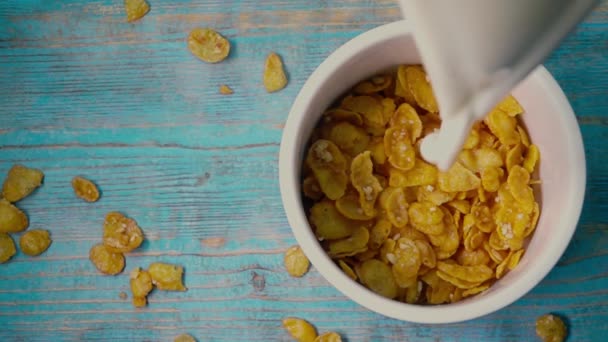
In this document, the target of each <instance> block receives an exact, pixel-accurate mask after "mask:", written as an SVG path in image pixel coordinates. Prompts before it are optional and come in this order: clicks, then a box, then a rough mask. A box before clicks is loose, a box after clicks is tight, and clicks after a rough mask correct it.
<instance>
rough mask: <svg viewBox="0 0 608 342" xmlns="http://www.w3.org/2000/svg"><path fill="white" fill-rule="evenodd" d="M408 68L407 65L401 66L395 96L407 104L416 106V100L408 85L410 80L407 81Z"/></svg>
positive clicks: (398, 71)
mask: <svg viewBox="0 0 608 342" xmlns="http://www.w3.org/2000/svg"><path fill="white" fill-rule="evenodd" d="M407 68H408V67H407V66H406V65H400V66H399V69H398V70H397V82H396V85H395V95H397V96H400V97H402V98H403V99H404V100H405V102H407V103H409V104H411V105H415V104H417V103H416V99H415V98H414V94H413V93H412V91H411V90H410V86H409V84H408V80H407V73H406V70H407Z"/></svg>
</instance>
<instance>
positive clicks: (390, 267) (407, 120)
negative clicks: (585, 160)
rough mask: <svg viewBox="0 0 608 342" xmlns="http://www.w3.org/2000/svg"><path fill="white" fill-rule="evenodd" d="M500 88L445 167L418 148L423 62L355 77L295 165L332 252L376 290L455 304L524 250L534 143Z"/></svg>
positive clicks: (533, 205)
mask: <svg viewBox="0 0 608 342" xmlns="http://www.w3.org/2000/svg"><path fill="white" fill-rule="evenodd" d="M522 115H524V109H523V108H522V107H521V106H520V104H519V103H518V102H517V100H516V99H515V98H513V97H512V96H507V97H506V98H505V99H504V100H503V101H502V102H501V103H499V104H498V105H497V106H496V108H494V109H493V110H492V111H491V112H490V113H488V115H487V117H486V118H485V119H484V120H483V121H481V122H478V123H476V124H475V125H474V127H473V129H472V131H471V133H470V135H469V137H468V139H467V140H466V143H465V144H464V147H463V149H462V151H461V153H460V155H459V157H458V160H457V162H456V163H455V164H454V165H453V166H452V167H451V168H450V169H449V170H448V171H447V172H440V171H438V169H437V168H436V167H435V166H434V165H431V164H429V163H427V162H425V161H424V160H423V159H422V157H421V156H420V142H421V140H422V138H424V137H425V136H426V135H427V134H429V133H431V132H433V131H434V130H436V129H438V128H439V125H440V123H441V120H440V117H439V115H438V107H437V103H436V101H435V98H434V96H433V91H432V88H431V85H430V84H429V82H428V80H427V77H426V74H425V72H424V70H423V68H422V67H420V66H418V65H402V66H400V67H399V68H398V70H397V71H396V72H393V73H386V74H380V75H377V76H375V77H372V78H371V79H369V80H366V81H364V82H361V83H359V84H357V85H356V86H355V87H354V88H353V89H351V91H349V92H348V93H347V94H346V95H345V96H343V97H342V98H340V99H339V100H338V101H337V103H335V105H333V106H332V107H331V108H330V109H328V110H327V111H326V112H325V113H324V114H323V116H322V118H321V120H320V121H319V123H318V125H317V126H316V128H315V129H314V130H313V133H312V137H311V138H310V141H309V147H308V149H307V152H306V154H305V159H304V163H303V165H302V176H303V179H302V194H303V196H304V197H305V199H306V200H305V201H304V203H305V207H306V212H307V215H308V220H309V223H310V225H311V227H312V228H313V230H314V233H315V235H316V237H317V239H318V240H319V241H320V242H321V244H322V246H323V249H324V250H325V251H326V252H327V254H328V255H329V256H330V257H331V259H332V260H333V261H334V262H335V263H336V264H337V265H338V266H339V267H340V268H341V269H342V270H343V271H344V273H346V274H347V275H348V276H349V277H350V278H351V279H353V280H354V281H357V282H359V283H360V284H362V285H364V286H365V287H367V288H369V289H370V290H372V291H374V292H375V293H377V294H379V295H382V296H384V297H388V298H391V299H395V300H398V301H401V302H406V303H410V304H443V303H453V302H457V301H460V300H462V299H463V298H466V297H470V296H474V295H476V294H479V293H481V292H483V291H485V290H486V289H488V288H489V287H490V286H492V284H494V282H496V281H497V280H498V279H500V278H501V277H503V276H504V275H505V274H506V273H507V272H508V271H509V270H513V269H514V268H515V267H516V266H517V264H518V263H519V260H520V259H521V257H522V255H523V254H524V253H525V245H526V241H527V239H528V238H529V237H530V236H531V235H532V234H533V232H534V229H535V227H536V224H537V221H538V218H539V214H540V210H539V204H538V201H537V199H536V197H535V189H534V187H535V186H538V184H540V180H538V179H536V177H535V175H536V173H535V169H536V166H537V163H538V161H539V158H540V153H539V149H538V147H537V146H536V145H534V144H533V142H532V141H530V138H529V137H528V134H527V132H526V129H525V127H524V126H523V125H522V123H521V122H520V119H519V117H520V116H522Z"/></svg>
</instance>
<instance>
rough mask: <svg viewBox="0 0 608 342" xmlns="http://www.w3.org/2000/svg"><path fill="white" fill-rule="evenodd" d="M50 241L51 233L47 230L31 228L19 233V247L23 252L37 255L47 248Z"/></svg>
mask: <svg viewBox="0 0 608 342" xmlns="http://www.w3.org/2000/svg"><path fill="white" fill-rule="evenodd" d="M51 242H52V240H51V234H50V233H49V231H48V230H44V229H32V230H28V231H27V232H25V233H24V234H23V235H21V237H20V238H19V248H21V251H22V252H23V253H24V254H27V255H29V256H38V255H40V254H42V253H44V251H46V250H47V249H48V248H49V246H50V245H51Z"/></svg>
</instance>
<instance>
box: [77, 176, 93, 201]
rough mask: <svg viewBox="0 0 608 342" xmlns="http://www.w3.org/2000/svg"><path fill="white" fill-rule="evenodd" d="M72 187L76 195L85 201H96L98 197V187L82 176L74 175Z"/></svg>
mask: <svg viewBox="0 0 608 342" xmlns="http://www.w3.org/2000/svg"><path fill="white" fill-rule="evenodd" d="M72 189H74V193H75V194H76V196H78V197H80V198H81V199H83V200H85V201H86V202H89V203H91V202H96V201H97V200H98V199H99V189H98V188H97V185H95V183H93V182H92V181H90V180H88V179H86V178H84V177H80V176H76V177H74V178H73V179H72Z"/></svg>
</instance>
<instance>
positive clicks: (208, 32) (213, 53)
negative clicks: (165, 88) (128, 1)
mask: <svg viewBox="0 0 608 342" xmlns="http://www.w3.org/2000/svg"><path fill="white" fill-rule="evenodd" d="M142 1H143V0H142ZM188 49H189V50H190V52H191V53H192V54H193V55H194V56H196V57H197V58H199V59H200V60H202V61H204V62H207V63H218V62H221V61H223V60H224V59H226V57H228V54H229V53H230V42H229V41H228V40H227V39H226V38H224V37H223V36H222V35H221V34H219V33H217V32H216V31H214V30H212V29H210V28H195V29H193V30H192V31H190V35H189V36H188Z"/></svg>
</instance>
